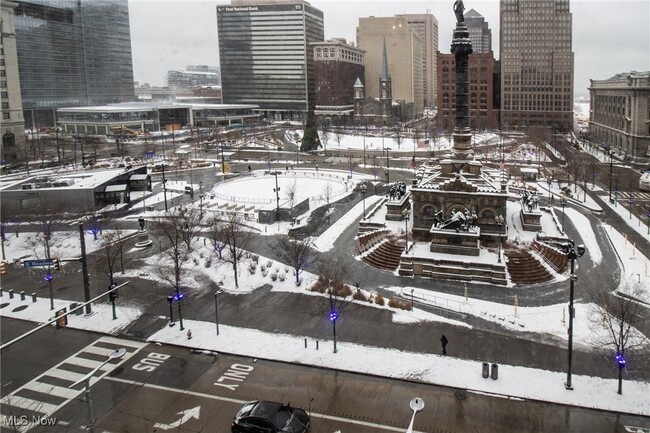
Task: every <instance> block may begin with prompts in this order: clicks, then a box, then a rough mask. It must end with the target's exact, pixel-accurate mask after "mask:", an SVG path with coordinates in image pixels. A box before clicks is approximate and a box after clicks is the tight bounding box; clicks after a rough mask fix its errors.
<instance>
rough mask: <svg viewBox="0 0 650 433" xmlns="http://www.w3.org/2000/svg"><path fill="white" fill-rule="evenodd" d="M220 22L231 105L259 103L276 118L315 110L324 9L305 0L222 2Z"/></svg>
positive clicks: (224, 76)
mask: <svg viewBox="0 0 650 433" xmlns="http://www.w3.org/2000/svg"><path fill="white" fill-rule="evenodd" d="M217 26H218V34H219V59H220V63H221V65H220V66H221V83H222V92H223V101H224V103H225V104H256V105H259V107H260V109H261V110H263V111H265V113H266V117H267V118H274V119H276V120H281V119H300V118H302V117H304V116H305V114H306V113H307V112H308V111H309V110H313V109H314V107H315V105H316V104H315V98H314V91H315V86H314V56H313V46H312V45H311V43H312V42H321V41H323V40H324V28H323V12H322V11H321V10H319V9H316V8H314V7H312V6H311V5H310V4H309V3H307V2H306V1H302V0H286V1H282V0H233V1H232V2H231V4H230V6H217Z"/></svg>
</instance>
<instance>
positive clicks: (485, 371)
mask: <svg viewBox="0 0 650 433" xmlns="http://www.w3.org/2000/svg"><path fill="white" fill-rule="evenodd" d="M488 377H490V364H488V363H487V362H484V363H483V379H487V378H488Z"/></svg>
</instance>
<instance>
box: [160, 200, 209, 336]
mask: <svg viewBox="0 0 650 433" xmlns="http://www.w3.org/2000/svg"><path fill="white" fill-rule="evenodd" d="M197 225H198V219H197V218H196V213H195V212H191V211H187V210H183V209H179V210H176V211H174V212H173V213H170V214H169V215H166V216H165V217H161V218H157V219H154V220H153V221H152V222H151V227H152V231H153V232H154V233H155V234H157V235H158V236H160V237H162V238H163V239H165V241H166V242H167V243H168V244H169V248H167V249H165V250H163V251H161V255H160V256H161V257H160V260H159V261H158V275H159V276H160V278H162V279H163V280H164V281H166V282H167V283H169V285H170V286H171V287H172V289H173V290H174V291H175V296H174V298H173V299H174V300H175V301H176V303H177V305H178V318H179V322H180V329H181V330H183V329H184V328H183V315H182V310H181V306H182V303H183V302H182V301H183V298H184V297H185V295H184V294H182V293H181V288H182V286H183V283H184V282H185V280H186V278H187V266H186V263H187V262H188V261H189V259H190V256H191V254H192V251H193V247H194V246H193V241H194V239H195V237H196V227H197Z"/></svg>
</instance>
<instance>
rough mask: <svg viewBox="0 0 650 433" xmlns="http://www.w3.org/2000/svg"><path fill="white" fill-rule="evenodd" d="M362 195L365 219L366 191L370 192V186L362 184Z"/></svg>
mask: <svg viewBox="0 0 650 433" xmlns="http://www.w3.org/2000/svg"><path fill="white" fill-rule="evenodd" d="M360 189H361V195H362V196H363V218H364V219H365V218H366V191H367V190H368V186H367V185H366V184H365V183H362V184H361V187H360Z"/></svg>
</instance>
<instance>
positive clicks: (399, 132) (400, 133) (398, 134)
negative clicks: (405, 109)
mask: <svg viewBox="0 0 650 433" xmlns="http://www.w3.org/2000/svg"><path fill="white" fill-rule="evenodd" d="M393 133H394V134H395V143H396V144H397V148H398V149H399V148H400V146H401V145H402V143H403V142H404V127H403V125H402V124H401V123H400V124H398V125H396V126H395V128H393Z"/></svg>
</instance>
